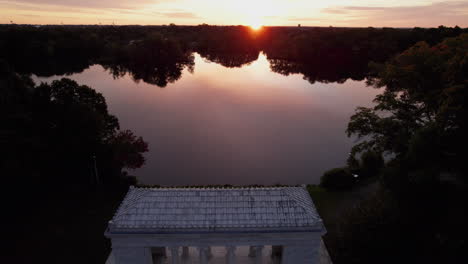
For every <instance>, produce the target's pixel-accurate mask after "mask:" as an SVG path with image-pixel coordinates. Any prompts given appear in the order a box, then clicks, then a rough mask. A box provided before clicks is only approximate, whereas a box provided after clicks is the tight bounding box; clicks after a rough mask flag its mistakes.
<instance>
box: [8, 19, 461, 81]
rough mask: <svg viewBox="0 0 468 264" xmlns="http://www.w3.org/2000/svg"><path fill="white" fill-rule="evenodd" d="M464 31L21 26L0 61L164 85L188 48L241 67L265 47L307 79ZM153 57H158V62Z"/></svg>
mask: <svg viewBox="0 0 468 264" xmlns="http://www.w3.org/2000/svg"><path fill="white" fill-rule="evenodd" d="M463 32H468V30H467V29H462V28H459V27H455V28H448V27H443V26H441V27H439V28H431V29H423V28H413V29H394V28H333V27H330V28H294V27H265V28H263V29H261V30H260V31H255V30H252V29H251V28H249V27H244V26H209V25H200V26H175V25H171V26H41V27H34V26H21V25H7V26H1V27H0V35H1V36H2V38H1V39H0V59H2V60H4V61H6V62H8V63H9V64H10V65H11V66H12V67H13V68H14V70H15V72H18V73H25V74H29V73H34V74H36V75H39V76H51V75H64V74H70V73H75V72H81V71H83V70H84V69H86V68H87V67H89V66H90V65H92V64H96V63H97V64H101V65H103V66H104V67H106V68H107V69H109V71H111V72H112V73H113V74H114V75H115V76H116V77H118V76H121V75H122V74H124V73H127V72H128V73H130V74H131V75H132V76H133V78H134V79H135V80H143V81H145V82H148V83H151V84H155V85H158V86H160V87H164V86H165V85H167V83H170V82H174V81H175V80H177V79H179V78H180V76H181V71H182V69H183V68H184V67H188V68H193V66H194V65H193V63H194V62H193V56H192V52H198V53H199V54H201V56H202V57H203V58H205V59H207V60H209V61H213V62H216V63H219V64H221V65H223V66H226V67H240V66H242V65H245V64H248V63H251V62H253V61H255V60H256V59H257V58H258V54H259V52H264V53H265V54H266V56H267V58H268V60H269V62H270V63H271V69H272V71H274V72H277V73H280V74H284V75H288V74H292V73H300V74H302V75H304V78H305V79H307V80H308V81H310V82H312V83H313V82H315V81H320V82H343V81H345V80H346V79H348V78H351V79H355V80H362V79H364V78H366V77H367V76H368V75H369V68H368V64H369V62H370V61H374V62H383V61H385V60H387V59H388V58H390V57H391V56H393V55H396V54H397V53H399V52H401V51H403V50H405V49H407V48H409V47H410V46H411V45H413V44H415V43H416V42H418V41H425V42H427V43H428V44H430V45H434V44H436V43H438V42H440V41H442V40H443V39H444V38H447V37H455V36H458V35H459V34H461V33H463ZM156 58H157V59H156Z"/></svg>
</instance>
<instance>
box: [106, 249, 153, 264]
mask: <svg viewBox="0 0 468 264" xmlns="http://www.w3.org/2000/svg"><path fill="white" fill-rule="evenodd" d="M112 254H113V255H114V259H115V264H130V263H133V264H152V263H153V260H152V257H151V248H146V247H116V248H113V249H112Z"/></svg>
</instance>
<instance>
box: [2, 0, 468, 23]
mask: <svg viewBox="0 0 468 264" xmlns="http://www.w3.org/2000/svg"><path fill="white" fill-rule="evenodd" d="M11 21H12V22H14V23H18V24H61V23H63V24H99V23H101V24H112V23H115V24H117V25H124V24H141V25H162V24H169V23H175V24H178V25H197V24H201V23H207V24H217V25H284V26H289V25H297V24H299V23H300V24H302V25H304V26H330V25H331V26H349V27H366V26H374V27H382V26H389V27H414V26H419V27H435V26H439V25H445V26H455V25H459V26H461V27H468V0H462V1H450V0H449V1H430V0H372V1H371V0H327V1H317V0H6V1H5V0H0V23H1V24H7V23H11Z"/></svg>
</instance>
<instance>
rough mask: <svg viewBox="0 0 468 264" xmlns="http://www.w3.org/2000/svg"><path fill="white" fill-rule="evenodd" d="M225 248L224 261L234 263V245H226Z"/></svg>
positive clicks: (228, 263) (229, 263)
mask: <svg viewBox="0 0 468 264" xmlns="http://www.w3.org/2000/svg"><path fill="white" fill-rule="evenodd" d="M226 250H227V254H226V263H227V264H234V263H236V247H235V246H228V247H226Z"/></svg>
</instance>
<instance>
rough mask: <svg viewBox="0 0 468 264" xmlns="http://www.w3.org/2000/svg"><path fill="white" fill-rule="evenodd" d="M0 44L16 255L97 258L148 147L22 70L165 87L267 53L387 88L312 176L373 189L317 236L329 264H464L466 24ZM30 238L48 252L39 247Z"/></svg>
mask: <svg viewBox="0 0 468 264" xmlns="http://www.w3.org/2000/svg"><path fill="white" fill-rule="evenodd" d="M0 36H1V38H0V107H1V109H0V110H1V112H2V115H1V117H0V122H1V124H2V125H1V127H0V147H1V149H2V153H1V154H0V155H1V156H0V158H1V159H0V169H1V171H2V175H4V178H5V180H4V181H5V183H4V184H5V186H12V187H11V188H5V190H4V192H3V194H4V195H5V197H7V198H8V197H15V202H14V203H11V204H10V205H9V206H7V210H9V212H11V214H12V215H15V217H13V218H11V219H9V220H10V223H9V224H10V225H11V226H15V227H18V228H17V229H21V230H22V231H21V232H19V233H17V232H13V229H14V228H13V229H12V230H11V231H12V232H7V236H10V235H11V236H15V237H16V239H14V240H15V241H18V242H17V244H16V243H13V244H12V246H13V247H16V248H20V247H25V246H26V245H31V244H32V243H34V245H38V246H37V248H36V249H31V251H32V252H33V253H34V254H32V256H35V257H36V258H37V259H38V260H39V259H47V258H46V255H47V254H48V253H51V252H50V251H51V250H50V248H49V247H52V246H54V247H57V251H60V252H52V253H54V254H55V256H56V259H52V260H50V259H49V260H50V261H51V262H57V263H62V262H65V261H64V260H63V258H69V256H70V254H73V251H72V250H71V249H68V250H58V249H61V248H63V243H62V242H63V241H67V248H73V247H78V246H80V245H83V244H84V243H91V244H93V245H97V247H98V249H99V250H98V251H99V252H91V251H86V252H85V253H84V254H83V255H82V256H77V258H76V259H75V260H69V261H68V260H67V262H72V263H74V262H77V263H78V262H80V263H82V262H88V263H89V262H90V261H91V262H92V261H95V262H96V263H98V262H99V263H103V262H104V258H105V257H106V256H105V254H104V253H105V252H106V250H108V244H106V243H107V242H105V241H104V238H103V237H102V231H103V229H104V228H105V221H106V220H108V219H109V217H110V215H109V214H111V213H112V211H113V210H114V209H115V206H116V205H117V204H118V201H119V200H120V199H121V198H122V195H123V194H124V193H125V190H126V187H127V186H128V185H129V184H135V182H136V179H135V178H134V177H131V175H129V173H128V172H127V170H128V169H134V168H139V167H141V166H143V165H144V161H145V160H144V153H145V152H147V151H149V150H150V148H152V147H153V146H148V144H147V143H146V142H145V141H144V139H143V138H141V137H138V136H137V135H134V134H133V132H132V131H128V130H120V127H119V122H118V117H116V116H113V115H112V113H109V112H108V109H107V104H106V100H105V98H104V97H103V96H102V95H101V94H100V93H97V92H96V91H95V90H94V89H93V88H92V87H88V86H85V85H80V84H78V83H76V82H74V81H72V80H69V79H61V80H58V81H54V82H52V83H50V84H35V83H34V82H33V81H32V78H31V74H35V75H38V76H52V75H66V74H71V73H77V72H81V71H83V70H84V69H86V68H88V67H89V66H91V65H93V64H100V65H102V66H103V67H104V68H105V69H106V70H107V71H109V72H110V73H111V74H113V76H114V77H115V78H119V77H121V76H124V75H125V74H129V75H130V76H131V77H132V78H133V79H134V80H135V81H140V80H141V81H143V82H146V83H149V84H153V85H155V86H158V87H165V86H167V85H168V84H169V83H172V82H175V81H177V80H178V79H179V78H181V75H182V71H183V70H184V69H188V70H189V71H193V70H194V68H195V67H196V66H195V64H194V56H193V52H197V53H199V54H200V55H201V56H202V57H203V58H204V59H206V60H209V61H212V62H215V63H218V64H221V65H223V66H225V67H241V66H243V65H246V64H249V63H251V62H253V61H255V60H256V59H257V58H258V56H259V54H260V52H263V53H264V54H265V55H266V57H267V59H268V61H269V62H270V67H271V70H272V71H274V72H277V73H279V74H283V75H289V74H295V73H299V74H302V75H303V78H304V79H306V80H307V81H309V82H311V83H314V82H340V83H341V82H344V81H346V80H347V79H353V80H366V81H367V83H368V85H370V86H373V87H376V88H383V93H382V94H380V95H378V96H377V97H376V98H375V107H373V108H363V107H359V108H358V109H357V110H356V112H355V114H354V115H353V116H352V117H351V120H350V122H349V124H348V129H347V131H346V132H347V133H348V135H349V136H353V137H358V138H359V139H360V141H359V142H358V143H357V144H356V145H355V147H354V148H353V149H352V150H351V153H352V155H350V158H349V160H348V164H346V166H344V167H343V168H335V169H333V170H331V171H329V172H327V173H325V175H324V176H323V177H322V182H321V186H322V187H323V188H325V189H327V190H329V191H331V192H339V191H342V190H346V189H349V188H353V186H355V185H357V184H359V183H358V182H357V180H356V178H355V177H354V175H359V177H360V178H359V180H361V179H363V180H365V179H368V178H373V180H374V181H376V182H378V183H379V184H378V186H379V188H378V190H377V191H376V192H375V194H373V195H372V196H371V197H369V198H368V199H366V200H364V201H362V202H361V203H360V204H359V205H358V206H357V207H356V208H351V210H349V212H348V213H347V215H346V217H343V219H341V221H340V223H338V225H337V226H338V227H337V228H336V229H330V230H329V233H328V234H327V236H326V237H325V242H326V243H327V247H328V248H329V251H330V253H331V255H332V258H333V260H334V263H338V264H340V263H395V262H397V263H414V262H416V263H419V262H425V263H440V262H447V263H464V262H465V261H466V260H468V258H467V252H468V243H467V241H466V237H467V235H468V228H467V227H466V222H467V219H468V212H467V210H466V203H467V202H468V197H467V195H466V194H467V193H468V188H467V179H468V178H467V173H468V168H467V165H466V158H465V157H466V156H467V154H466V149H467V148H466V147H467V146H468V142H467V138H466V135H467V129H468V128H467V120H468V116H467V109H468V106H467V102H468V97H467V96H468V93H467V89H468V79H467V78H468V29H462V28H459V27H454V28H448V27H443V26H441V27H439V28H430V29H425V28H413V29H395V28H333V27H329V28H313V27H311V28H307V27H302V28H295V27H264V28H263V29H261V30H259V31H255V30H252V29H251V28H249V27H243V26H229V27H228V26H226V27H224V26H223V27H220V26H209V25H199V26H176V25H170V26H39V27H36V26H25V25H4V26H0ZM154 147H157V146H154ZM19 188H21V190H22V194H21V195H17V192H18V189H19ZM31 215H32V216H31ZM48 216H49V217H50V216H53V217H54V219H57V220H56V221H53V220H50V219H48V218H47V217H48ZM31 220H33V221H31ZM96 222H98V223H99V224H97V225H96ZM60 228H62V229H60ZM70 230H73V231H70ZM70 232H72V233H73V234H74V235H75V236H76V239H75V240H74V238H73V237H70ZM41 236H50V239H49V241H50V243H48V245H41V243H40V242H41V241H40V237H41ZM12 240H13V239H12ZM11 252H15V249H12V251H11ZM428 252H430V253H428ZM75 254H76V252H75ZM96 254H97V255H96ZM13 255H15V259H16V260H20V261H19V262H18V263H30V262H31V257H30V256H29V255H21V254H19V253H18V254H13ZM20 255H21V256H20ZM28 256H29V257H28ZM32 259H34V258H32Z"/></svg>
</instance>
